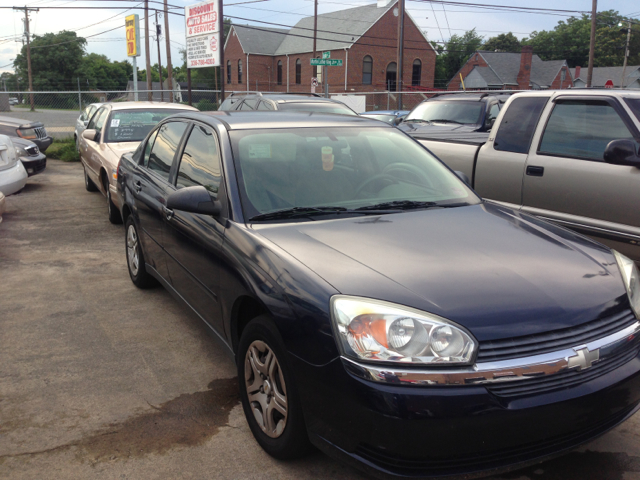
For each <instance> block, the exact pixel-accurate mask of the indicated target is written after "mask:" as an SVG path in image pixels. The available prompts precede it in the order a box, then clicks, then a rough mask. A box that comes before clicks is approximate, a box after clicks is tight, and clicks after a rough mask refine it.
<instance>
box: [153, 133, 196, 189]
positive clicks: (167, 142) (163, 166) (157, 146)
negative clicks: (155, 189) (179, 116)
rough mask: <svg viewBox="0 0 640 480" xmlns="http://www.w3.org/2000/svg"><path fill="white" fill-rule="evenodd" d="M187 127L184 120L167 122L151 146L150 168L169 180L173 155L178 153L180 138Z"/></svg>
mask: <svg viewBox="0 0 640 480" xmlns="http://www.w3.org/2000/svg"><path fill="white" fill-rule="evenodd" d="M186 129H187V124H186V123H184V122H168V123H165V124H164V125H162V126H161V127H160V128H159V129H158V134H157V136H156V139H155V142H153V146H152V147H151V153H150V154H149V162H148V168H149V170H153V171H154V172H156V173H157V174H158V175H160V176H161V177H163V178H164V179H165V180H167V181H168V180H169V172H170V171H171V164H172V163H173V157H174V156H175V154H176V150H178V146H179V145H180V140H181V139H182V135H183V134H184V131H185V130H186Z"/></svg>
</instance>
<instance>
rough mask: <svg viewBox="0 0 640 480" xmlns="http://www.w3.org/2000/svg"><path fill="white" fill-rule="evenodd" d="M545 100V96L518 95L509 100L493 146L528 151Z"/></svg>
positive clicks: (520, 151)
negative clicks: (518, 96)
mask: <svg viewBox="0 0 640 480" xmlns="http://www.w3.org/2000/svg"><path fill="white" fill-rule="evenodd" d="M547 100H548V99H547V97H520V98H516V99H515V100H514V101H513V102H511V104H509V106H508V107H507V111H506V112H505V113H504V117H502V122H500V127H499V128H498V133H497V134H496V139H495V141H494V142H493V148H495V149H496V150H500V151H503V152H513V153H528V152H529V147H530V146H531V139H532V138H533V132H535V130H536V125H538V119H539V118H540V113H542V109H543V108H544V106H545V104H546V103H547Z"/></svg>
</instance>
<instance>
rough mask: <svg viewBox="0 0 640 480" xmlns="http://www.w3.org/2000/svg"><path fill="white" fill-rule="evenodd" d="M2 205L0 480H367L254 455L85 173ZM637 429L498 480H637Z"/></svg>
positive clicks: (224, 364)
mask: <svg viewBox="0 0 640 480" xmlns="http://www.w3.org/2000/svg"><path fill="white" fill-rule="evenodd" d="M6 202H7V205H6V206H7V211H6V213H5V215H4V221H3V222H2V223H1V224H0V478H2V479H29V480H31V479H83V480H84V479H88V478H91V479H174V478H181V479H182V478H184V479H208V478H215V479H267V478H268V479H317V478H331V479H332V480H340V479H364V478H366V477H364V476H363V475H361V474H360V473H359V472H358V471H356V470H354V469H352V468H350V467H348V466H345V465H343V464H341V463H339V462H337V461H335V460H333V459H331V458H329V457H327V456H325V455H324V454H321V453H319V452H317V453H314V454H312V455H310V456H309V457H307V458H305V459H302V460H298V461H294V462H280V461H277V460H274V459H273V458H271V457H269V456H268V455H267V454H265V453H264V452H263V451H262V450H261V449H260V447H259V446H258V445H257V443H256V442H255V441H254V439H253V437H252V435H251V433H250V431H249V428H248V426H247V424H246V422H245V419H244V415H243V412H242V407H241V406H240V404H239V401H238V393H237V379H236V374H235V366H234V364H233V362H232V361H231V360H230V358H229V357H228V356H227V355H226V354H225V353H224V352H223V350H222V348H221V347H220V346H219V345H218V344H217V343H216V342H215V341H214V340H213V339H212V338H211V337H210V336H209V335H207V334H206V332H205V329H204V327H203V325H202V324H201V322H200V321H199V320H198V319H197V318H196V317H195V316H194V315H193V314H191V313H190V312H188V311H187V309H185V308H184V307H183V306H182V305H180V304H178V303H177V302H176V301H175V300H174V299H173V298H172V297H171V296H170V295H169V294H168V293H167V292H166V291H165V290H164V289H162V288H156V289H153V290H146V291H143V290H139V289H137V288H135V287H134V286H133V284H132V283H131V281H130V279H129V276H128V273H127V265H126V259H125V250H124V231H123V228H122V226H116V225H111V224H110V223H109V221H108V220H107V208H106V201H105V199H104V197H103V196H102V195H100V194H99V193H89V192H87V191H85V189H84V184H83V178H82V168H81V166H80V164H78V163H62V162H59V161H56V160H49V163H48V166H47V169H46V170H45V172H44V173H43V174H40V175H36V176H35V177H32V178H30V179H29V182H28V184H27V186H26V187H25V189H24V190H23V192H22V193H20V194H19V195H13V196H10V197H8V198H7V201H6ZM336 408H339V407H338V406H336ZM639 423H640V416H638V415H636V416H635V417H633V418H631V419H630V420H629V421H627V422H626V423H625V424H623V425H621V426H619V427H618V428H616V429H614V430H613V431H611V432H609V433H608V434H606V435H605V436H603V437H601V438H600V439H598V440H596V441H594V442H592V443H590V444H588V445H586V446H584V447H582V448H581V449H579V450H577V451H576V452H573V453H571V454H569V455H566V456H564V457H561V458H559V459H556V460H552V461H549V462H546V463H542V464H539V465H536V466H534V467H530V468H527V469H524V470H520V471H516V472H512V473H509V474H508V475H503V476H502V477H499V478H500V479H512V480H520V479H522V480H525V479H531V480H574V479H575V480H585V479H598V480H632V479H639V480H640V437H639V435H638V432H639V431H640V430H639ZM494 480H497V477H496V478H495V479H494Z"/></svg>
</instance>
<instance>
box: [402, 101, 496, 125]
mask: <svg viewBox="0 0 640 480" xmlns="http://www.w3.org/2000/svg"><path fill="white" fill-rule="evenodd" d="M483 111H484V103H481V102H465V101H461V100H453V101H446V100H436V101H427V102H424V103H421V104H420V105H418V106H417V107H416V108H414V109H413V110H412V111H411V113H409V115H407V118H406V119H405V120H404V121H405V122H410V121H411V120H425V121H428V122H438V121H440V122H451V123H463V124H473V125H478V124H480V123H481V121H482V113H483Z"/></svg>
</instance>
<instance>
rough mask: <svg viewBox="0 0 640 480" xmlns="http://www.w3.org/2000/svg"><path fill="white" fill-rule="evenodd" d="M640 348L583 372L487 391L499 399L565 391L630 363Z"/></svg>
mask: <svg viewBox="0 0 640 480" xmlns="http://www.w3.org/2000/svg"><path fill="white" fill-rule="evenodd" d="M638 353H640V347H638V346H637V345H635V346H634V347H633V348H631V349H630V350H628V351H626V352H624V353H619V354H617V355H614V356H612V357H610V358H606V359H603V360H601V361H599V362H598V363H594V364H593V366H592V367H590V368H587V369H583V370H575V369H574V370H564V371H562V372H560V373H556V374H555V375H549V376H545V377H537V378H531V379H527V380H517V381H512V382H505V383H499V384H496V385H492V386H488V387H487V390H489V391H490V392H491V393H493V394H494V395H496V396H498V397H520V396H525V395H539V394H541V393H547V392H552V391H554V390H564V389H566V388H571V387H574V386H576V385H580V384H582V383H586V382H588V381H591V380H593V379H595V378H598V377H601V376H602V375H606V374H607V373H609V372H612V371H613V370H615V369H616V368H618V367H621V366H622V365H624V364H626V363H628V362H630V361H631V360H633V359H634V358H636V357H637V356H638Z"/></svg>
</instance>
